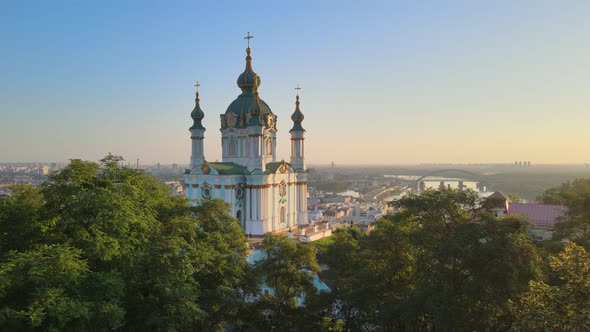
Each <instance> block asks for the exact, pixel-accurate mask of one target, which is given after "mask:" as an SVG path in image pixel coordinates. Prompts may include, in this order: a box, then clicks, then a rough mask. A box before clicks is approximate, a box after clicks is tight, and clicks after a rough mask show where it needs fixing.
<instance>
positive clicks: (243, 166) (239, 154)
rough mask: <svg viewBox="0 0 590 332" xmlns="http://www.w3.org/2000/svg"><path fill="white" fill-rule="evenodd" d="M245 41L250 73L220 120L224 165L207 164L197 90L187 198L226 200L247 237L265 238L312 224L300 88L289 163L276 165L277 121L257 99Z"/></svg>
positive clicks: (255, 76)
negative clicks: (309, 216) (272, 233)
mask: <svg viewBox="0 0 590 332" xmlns="http://www.w3.org/2000/svg"><path fill="white" fill-rule="evenodd" d="M244 38H245V39H247V40H248V47H247V48H246V68H245V69H244V72H243V73H241V74H240V75H239V76H238V80H237V84H238V87H239V88H240V89H241V91H242V93H241V94H240V95H238V97H237V98H236V99H235V100H234V101H233V102H232V103H231V104H230V105H229V106H228V108H227V110H226V111H225V113H224V114H221V127H220V130H221V146H222V161H221V162H209V161H207V160H206V159H205V151H204V145H203V140H204V138H205V135H204V134H205V127H203V124H202V120H203V118H204V116H205V113H204V112H203V110H202V109H201V106H200V96H199V90H198V89H199V84H198V83H197V84H196V87H197V92H196V99H195V108H194V109H193V111H192V112H191V118H192V119H193V125H192V126H191V127H190V129H189V130H190V133H191V136H190V138H191V143H192V148H191V158H190V165H189V169H187V171H186V174H185V185H186V196H187V197H188V199H189V200H190V202H191V204H199V201H200V200H202V199H213V198H220V199H223V200H224V201H226V202H227V203H228V204H229V205H230V206H231V212H232V214H233V215H234V216H235V217H236V218H237V219H238V220H239V222H240V225H241V226H242V228H243V229H244V232H245V233H246V234H249V235H262V234H264V233H267V232H276V231H281V230H286V229H291V228H296V227H298V226H299V225H307V223H308V220H307V167H306V165H305V158H304V139H305V138H304V133H305V129H303V127H302V122H303V113H302V112H301V110H300V109H299V87H297V89H296V90H297V95H296V97H295V98H296V99H295V111H294V112H293V114H292V116H291V120H292V121H293V127H292V128H291V130H290V131H289V133H290V135H291V158H290V161H289V162H286V161H285V160H280V161H277V159H276V155H277V153H276V146H277V116H276V115H275V114H274V113H273V112H272V110H271V109H270V107H269V106H268V104H267V103H266V102H264V100H262V98H261V97H260V95H259V93H258V88H259V87H260V76H258V74H256V72H254V69H253V68H252V56H251V53H252V50H251V49H250V39H251V38H252V36H250V33H248V36H247V37H244Z"/></svg>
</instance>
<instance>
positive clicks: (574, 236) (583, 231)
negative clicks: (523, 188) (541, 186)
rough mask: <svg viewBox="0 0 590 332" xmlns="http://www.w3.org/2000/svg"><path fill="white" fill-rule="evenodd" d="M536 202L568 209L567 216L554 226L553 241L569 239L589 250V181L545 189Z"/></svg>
mask: <svg viewBox="0 0 590 332" xmlns="http://www.w3.org/2000/svg"><path fill="white" fill-rule="evenodd" d="M538 200H539V201H541V202H543V203H545V204H560V205H565V206H567V208H568V213H567V215H566V216H565V217H564V218H563V220H562V221H561V222H559V223H557V224H556V225H555V234H554V238H555V239H557V240H560V239H569V240H572V241H575V242H576V243H578V244H580V245H583V246H584V247H585V248H586V250H588V249H590V179H576V180H574V181H573V182H569V181H568V182H565V183H563V184H562V185H561V186H558V187H554V188H550V189H547V190H546V191H545V192H544V193H543V195H541V196H539V197H538Z"/></svg>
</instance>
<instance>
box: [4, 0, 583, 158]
mask: <svg viewBox="0 0 590 332" xmlns="http://www.w3.org/2000/svg"><path fill="white" fill-rule="evenodd" d="M0 8H1V9H2V10H0V28H1V29H0V37H2V38H1V39H2V45H3V51H2V52H1V53H0V71H1V72H2V73H3V75H2V76H3V77H2V79H0V116H1V119H2V121H1V122H0V162H34V161H67V160H69V159H78V158H79V159H86V160H98V159H100V158H102V157H103V156H105V155H106V154H107V153H109V152H111V153H113V154H117V155H122V156H123V157H124V158H125V159H127V160H128V161H129V162H131V163H134V162H135V160H136V159H137V158H139V159H140V163H141V164H155V163H157V162H160V163H162V164H171V163H178V164H187V163H188V160H189V157H190V138H189V137H190V134H189V132H188V127H189V126H190V125H191V123H192V120H191V119H190V115H189V114H190V112H191V110H192V109H193V107H194V87H193V84H194V82H195V81H196V80H198V81H200V83H201V89H200V91H201V106H202V108H203V110H204V112H205V118H204V120H203V124H204V126H205V127H206V128H207V131H206V132H205V157H206V159H207V160H210V161H214V160H221V145H220V132H219V124H220V123H219V122H220V119H219V115H220V114H223V113H224V112H225V110H226V108H227V106H228V105H229V104H230V103H231V102H232V101H233V100H234V99H235V98H236V97H237V96H238V94H239V93H240V91H239V89H238V87H237V86H236V78H237V77H238V75H239V74H240V73H241V72H242V71H243V69H244V57H245V52H244V49H245V47H246V43H245V41H244V40H243V39H242V37H243V36H244V35H245V34H246V32H248V31H250V32H251V33H252V34H253V35H254V39H253V40H252V42H251V47H252V57H253V68H254V70H255V71H256V72H257V73H258V74H259V75H260V77H261V81H262V84H261V86H260V90H259V91H260V96H261V98H262V99H264V100H265V101H266V102H267V103H268V104H269V106H270V107H271V109H272V110H273V112H274V113H275V114H277V116H278V129H279V132H278V133H277V137H278V150H277V152H278V153H277V158H278V159H279V160H281V159H285V160H287V161H288V160H289V152H290V148H289V144H290V141H289V133H288V130H289V128H290V127H291V125H292V123H291V120H290V115H291V113H292V112H293V110H294V101H295V100H294V98H295V91H294V90H293V88H294V87H295V85H296V84H301V86H302V88H303V90H301V110H302V112H303V113H304V114H305V120H304V122H303V127H304V128H305V129H306V130H307V132H306V148H305V150H306V159H307V162H308V164H310V165H327V164H329V163H331V162H332V161H333V162H335V163H336V165H342V166H344V165H362V166H367V165H375V166H385V165H420V164H473V163H490V164H492V163H493V164H499V163H506V164H510V163H513V162H514V161H531V162H532V163H533V164H536V165H539V164H558V165H561V164H578V165H584V164H586V163H588V162H590V157H589V156H588V151H590V130H588V129H587V127H588V124H589V123H590V110H589V109H588V108H589V107H588V106H589V105H590V94H589V93H588V91H587V90H588V82H590V45H588V43H587V41H588V40H590V20H588V19H587V13H589V12H590V2H586V1H568V2H552V1H519V2H514V1H495V2H491V3H479V2H475V3H474V2H469V1H445V2H444V3H443V2H438V3H430V4H426V3H402V2H390V1H383V2H381V1H377V2H370V3H360V2H351V3H345V2H342V1H339V2H332V1H327V2H321V3H317V2H306V1H302V2H296V3H277V2H262V3H258V4H255V5H248V6H244V5H243V4H242V3H239V2H237V3H232V2H224V1H220V2H215V3H209V2H208V3H194V2H173V3H165V4H163V3H152V2H137V3H132V2H129V3H125V4H122V3H119V2H108V1H105V2H100V3H77V2H67V1H58V2H51V3H49V2H38V3H36V4H34V5H33V4H30V3H29V4H28V6H27V4H23V3H5V4H2V5H0Z"/></svg>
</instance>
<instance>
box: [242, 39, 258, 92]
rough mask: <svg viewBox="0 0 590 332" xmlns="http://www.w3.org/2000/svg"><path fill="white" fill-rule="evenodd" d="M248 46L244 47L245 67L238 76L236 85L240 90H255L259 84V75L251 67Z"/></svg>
mask: <svg viewBox="0 0 590 332" xmlns="http://www.w3.org/2000/svg"><path fill="white" fill-rule="evenodd" d="M250 52H251V51H250V48H249V47H248V48H247V49H246V53H247V55H246V68H245V69H244V72H243V73H241V74H240V76H238V80H237V83H238V86H239V87H240V89H242V91H255V90H256V89H258V87H259V86H260V76H258V74H256V73H255V72H254V69H252V57H251V56H250Z"/></svg>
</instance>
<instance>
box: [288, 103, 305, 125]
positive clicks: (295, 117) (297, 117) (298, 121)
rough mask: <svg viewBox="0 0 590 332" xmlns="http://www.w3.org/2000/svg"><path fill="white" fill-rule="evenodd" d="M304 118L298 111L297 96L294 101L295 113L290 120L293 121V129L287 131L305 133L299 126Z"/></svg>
mask: <svg viewBox="0 0 590 332" xmlns="http://www.w3.org/2000/svg"><path fill="white" fill-rule="evenodd" d="M304 118H305V117H304V116H303V113H302V112H301V110H300V109H299V95H297V99H296V101H295V112H293V115H291V120H293V128H291V130H289V132H291V131H305V129H303V127H302V126H301V122H302V121H303V119H304Z"/></svg>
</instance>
